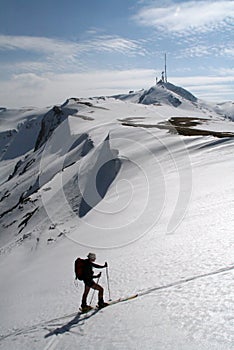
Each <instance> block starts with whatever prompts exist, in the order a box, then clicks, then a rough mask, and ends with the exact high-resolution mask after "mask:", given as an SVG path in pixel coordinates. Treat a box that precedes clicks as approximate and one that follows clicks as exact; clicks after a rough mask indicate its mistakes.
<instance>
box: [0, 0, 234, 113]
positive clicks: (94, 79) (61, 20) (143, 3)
mask: <svg viewBox="0 0 234 350" xmlns="http://www.w3.org/2000/svg"><path fill="white" fill-rule="evenodd" d="M233 27H234V1H231V0H226V1H223V0H219V1H214V0H212V1H209V0H205V1H200V0H198V1H190V0H187V1H181V0H164V1H160V0H157V1H155V0H135V1H133V0H118V1H110V0H66V1H64V0H60V1H55V0H40V1H35V0H0V66H1V69H0V106H7V107H19V106H26V105H34V106H39V107H41V106H46V105H51V104H58V103H62V102H63V101H64V100H65V99H66V98H68V97H71V96H73V97H82V96H100V95H110V94H115V93H120V92H128V91H129V90H136V89H141V88H149V87H151V86H152V85H154V84H155V77H156V76H157V77H160V75H161V72H162V70H163V66H164V53H165V52H166V53H167V63H168V65H167V70H168V81H170V82H172V83H174V84H176V85H180V86H183V87H184V88H187V89H188V90H189V91H191V92H192V93H194V94H195V95H196V96H197V97H199V98H203V99H207V100H212V101H224V100H234V96H233V86H234V64H233V62H234V34H233V33H234V28H233Z"/></svg>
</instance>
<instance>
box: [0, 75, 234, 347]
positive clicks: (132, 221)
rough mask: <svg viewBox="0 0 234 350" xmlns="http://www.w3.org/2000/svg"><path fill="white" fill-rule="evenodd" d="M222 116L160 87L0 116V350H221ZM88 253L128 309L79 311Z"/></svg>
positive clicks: (228, 142) (226, 154)
mask: <svg viewBox="0 0 234 350" xmlns="http://www.w3.org/2000/svg"><path fill="white" fill-rule="evenodd" d="M233 115H234V114H233V103H232V102H227V103H223V104H211V103H209V104H208V103H206V102H205V101H201V100H198V99H197V98H196V97H195V96H193V95H192V94H191V93H190V92H188V91H186V90H184V89H182V88H180V87H177V86H175V85H173V84H171V83H162V82H159V83H158V84H157V85H156V86H154V87H152V88H150V89H149V90H141V91H136V92H131V93H129V94H126V95H118V96H111V97H93V98H89V99H81V98H70V99H68V100H67V101H66V102H65V103H64V104H62V105H61V106H54V107H51V108H45V109H22V110H7V109H4V108H2V109H1V110H0V147H1V149H0V164H1V173H0V225H1V235H0V276H1V286H0V293H1V294H0V295H1V299H0V310H1V318H0V319H1V329H0V349H4V350H5V349H7V350H8V349H13V348H14V349H17V350H18V349H19V350H21V349H24V350H27V349H28V350H34V349H35V350H39V349H46V350H49V349H50V350H52V349H56V350H57V349H58V350H59V349H61V350H64V349H77V348H82V349H87V350H91V349H92V350H93V349H102V350H104V349H105V350H110V349H121V350H123V349H126V350H133V349H147V350H148V349H157V350H193V349H194V350H209V349H210V350H229V349H230V350H231V349H232V348H233V341H234V338H233V314H234V312H233V311H234V308H233V299H234V293H233V290H234V288H233V287H234V286H233V269H234V259H233V227H234V222H233V221H234V219H233V205H234V200H233V198H234V197H233V195H234V184H233V171H234V162H233V146H234V124H233V119H234V117H233ZM90 251H91V252H95V253H96V254H97V263H100V264H103V263H104V262H105V261H108V264H109V276H110V293H109V291H108V284H107V276H106V270H105V269H104V270H103V272H102V276H101V279H100V284H101V285H103V286H104V288H105V300H106V301H108V299H109V298H111V299H112V300H116V299H118V298H128V297H130V299H129V300H126V301H124V302H119V303H116V304H113V305H110V306H108V307H107V308H105V309H102V310H95V309H94V310H92V311H91V312H89V313H87V314H81V313H80V312H79V307H80V303H81V297H82V293H83V284H82V282H80V281H75V280H74V271H73V264H74V261H75V259H76V258H77V256H80V257H83V258H85V257H86V255H87V254H88V252H90ZM92 294H93V293H92V291H91V292H90V295H89V300H91V298H92ZM134 295H137V296H136V297H135V298H132V299H131V296H134ZM96 303H97V295H96V294H95V295H94V298H93V299H92V305H93V306H95V305H96Z"/></svg>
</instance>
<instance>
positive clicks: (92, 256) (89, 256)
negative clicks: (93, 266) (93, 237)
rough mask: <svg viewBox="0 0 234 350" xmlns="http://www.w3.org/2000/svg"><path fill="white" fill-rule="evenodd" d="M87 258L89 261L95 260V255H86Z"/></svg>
mask: <svg viewBox="0 0 234 350" xmlns="http://www.w3.org/2000/svg"><path fill="white" fill-rule="evenodd" d="M87 257H88V258H89V259H91V260H96V254H94V253H89V254H88V255H87Z"/></svg>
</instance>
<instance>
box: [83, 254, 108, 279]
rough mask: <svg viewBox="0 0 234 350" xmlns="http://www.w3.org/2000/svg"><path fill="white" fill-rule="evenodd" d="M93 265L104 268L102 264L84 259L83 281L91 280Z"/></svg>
mask: <svg viewBox="0 0 234 350" xmlns="http://www.w3.org/2000/svg"><path fill="white" fill-rule="evenodd" d="M93 267H95V268H96V269H103V268H104V266H102V265H98V264H95V263H93V262H92V261H90V260H89V259H85V264H84V270H83V276H84V281H92V280H93V278H94V273H93Z"/></svg>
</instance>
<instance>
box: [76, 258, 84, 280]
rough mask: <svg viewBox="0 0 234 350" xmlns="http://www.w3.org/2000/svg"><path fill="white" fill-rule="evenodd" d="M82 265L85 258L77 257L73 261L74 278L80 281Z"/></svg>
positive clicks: (82, 272) (82, 270)
mask: <svg viewBox="0 0 234 350" xmlns="http://www.w3.org/2000/svg"><path fill="white" fill-rule="evenodd" d="M84 266H85V260H84V259H81V258H77V259H76V261H75V275H76V279H77V278H78V280H80V281H82V280H83V277H84V276H83V274H84Z"/></svg>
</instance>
